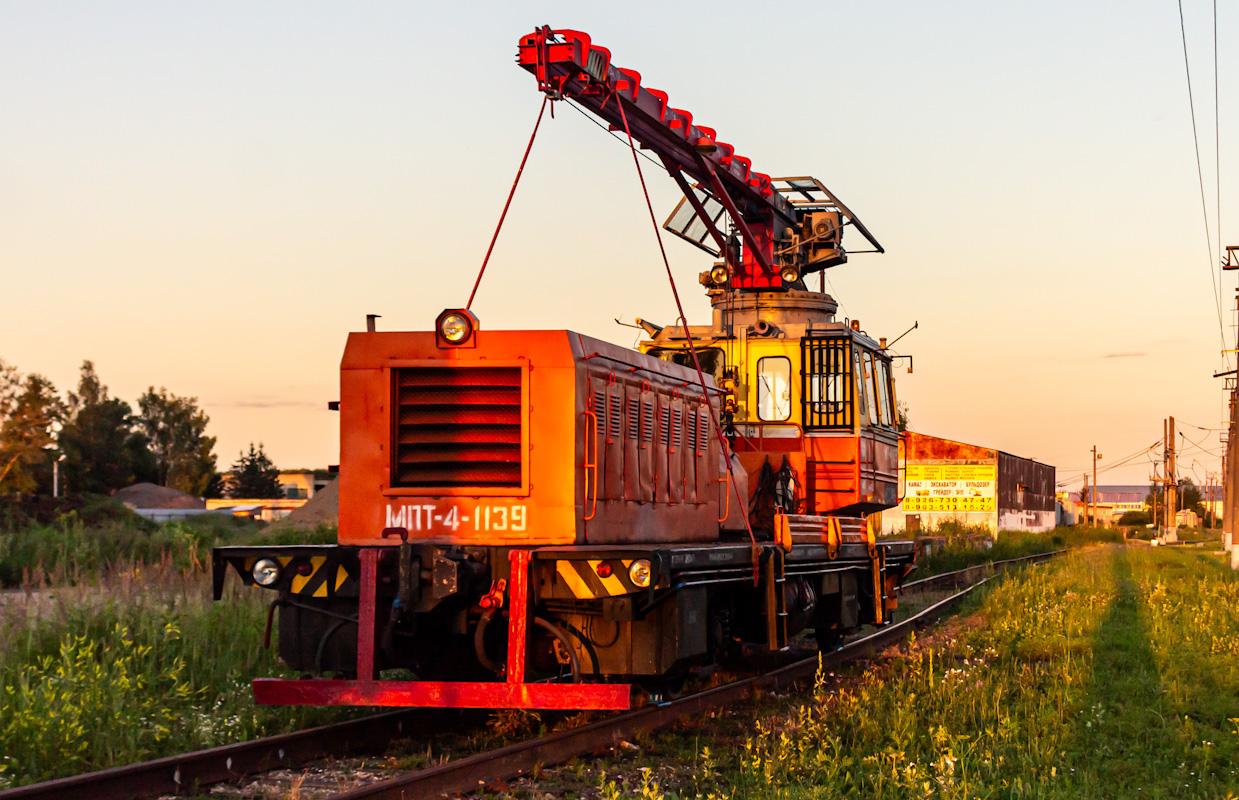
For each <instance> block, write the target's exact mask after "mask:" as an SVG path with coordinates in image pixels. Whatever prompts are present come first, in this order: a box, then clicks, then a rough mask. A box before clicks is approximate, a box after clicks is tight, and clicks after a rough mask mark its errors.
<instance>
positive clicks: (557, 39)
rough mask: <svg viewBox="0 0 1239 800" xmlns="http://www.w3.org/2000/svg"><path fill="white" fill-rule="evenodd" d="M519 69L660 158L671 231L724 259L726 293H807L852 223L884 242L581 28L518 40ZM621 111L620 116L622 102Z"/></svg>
mask: <svg viewBox="0 0 1239 800" xmlns="http://www.w3.org/2000/svg"><path fill="white" fill-rule="evenodd" d="M517 63H518V64H520V66H521V67H523V68H524V69H526V70H528V71H529V72H530V73H532V74H533V75H534V76H535V77H536V78H537V79H538V88H539V89H540V90H541V91H542V92H544V93H545V94H546V95H547V96H548V97H550V98H551V99H553V100H571V101H572V102H574V103H576V104H577V105H579V106H580V107H582V108H584V109H585V110H587V111H589V112H591V113H593V114H595V115H596V116H598V117H600V118H601V119H603V120H605V121H606V122H607V123H608V124H609V126H610V129H611V130H612V131H619V132H624V133H626V134H631V136H632V138H633V139H634V140H635V141H637V142H639V143H640V145H641V147H642V148H643V149H645V150H648V151H650V152H652V153H654V154H655V155H656V156H657V157H658V159H659V160H660V161H661V162H662V164H663V166H665V167H666V169H667V171H668V173H670V175H671V177H672V178H673V179H675V181H676V183H677V184H678V185H679V187H680V190H681V191H682V192H683V193H684V199H683V200H682V201H681V202H680V204H679V205H678V206H676V208H675V210H674V211H673V212H672V214H671V216H670V217H669V218H668V219H667V221H666V223H665V224H664V228H665V229H666V230H668V231H670V232H672V233H674V234H675V235H677V236H679V237H680V238H682V239H684V240H686V241H688V242H690V243H691V244H693V245H695V246H697V247H699V248H701V249H703V250H705V251H707V252H709V253H711V254H712V255H714V256H715V257H716V258H722V259H724V260H725V261H726V262H727V268H728V269H727V271H728V273H729V275H728V277H727V278H726V280H725V281H720V283H721V284H725V288H727V289H729V290H735V289H746V290H769V289H781V288H800V287H801V286H802V281H803V278H804V276H805V275H808V274H810V273H813V272H819V271H821V270H823V269H827V268H829V267H833V266H836V265H838V264H842V263H844V262H845V261H846V260H847V255H848V254H847V251H846V250H845V249H844V247H843V244H842V237H843V229H844V228H845V227H846V226H848V225H851V226H853V227H855V228H856V230H857V231H858V232H859V233H860V234H861V235H862V236H864V237H865V239H866V240H867V241H868V242H869V243H870V245H871V246H872V250H871V251H867V252H879V253H881V252H883V248H882V246H881V245H880V244H879V243H878V241H877V240H876V239H875V238H874V237H873V235H872V234H870V232H869V231H868V230H867V229H866V228H865V226H864V224H863V223H861V221H860V220H859V219H858V218H857V217H856V216H855V215H854V214H852V212H851V211H850V210H849V209H848V208H847V207H846V206H845V205H844V204H843V203H842V202H840V201H839V200H838V198H836V197H835V196H834V195H833V194H832V193H831V192H830V191H829V190H828V189H827V188H826V187H825V186H824V185H823V184H822V182H821V181H818V180H816V179H814V178H810V177H792V178H772V177H770V176H769V175H768V174H766V173H763V172H758V171H757V170H755V169H753V164H752V160H751V159H748V158H746V157H744V156H742V155H740V154H738V153H737V152H736V149H735V147H733V146H732V145H730V144H728V143H726V142H723V141H720V140H719V138H718V135H717V132H716V131H715V130H714V129H713V128H709V127H706V126H704V125H701V124H700V123H694V121H693V115H692V113H691V112H689V111H686V110H684V109H681V108H673V107H672V106H671V105H670V101H669V98H668V96H667V93H666V92H662V91H659V90H658V89H654V88H650V87H648V86H644V85H642V79H641V74H640V73H638V72H636V71H635V70H631V69H625V68H623V67H617V66H615V65H614V64H612V63H611V51H610V50H608V49H607V48H605V47H601V46H599V45H596V44H594V43H593V41H592V40H591V39H590V37H589V35H588V34H586V33H582V32H581V31H574V30H567V29H552V28H550V27H549V26H544V27H542V28H539V29H538V30H536V31H534V32H533V33H530V34H527V35H526V36H523V37H521V39H520V43H519V49H518V53H517ZM621 104H622V106H623V108H622V110H621V108H620V106H621Z"/></svg>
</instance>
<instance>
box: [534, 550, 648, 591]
mask: <svg viewBox="0 0 1239 800" xmlns="http://www.w3.org/2000/svg"><path fill="white" fill-rule="evenodd" d="M633 561H636V559H635V558H625V559H619V558H610V559H601V558H600V559H596V560H594V559H591V560H588V561H556V562H555V577H556V581H557V582H558V583H560V584H562V585H563V586H565V587H567V589H568V591H569V592H570V593H571V594H572V596H573V597H575V598H576V599H578V600H593V599H595V598H599V597H616V596H617V595H621V594H630V593H632V592H639V591H641V588H640V587H639V586H636V585H635V584H633V582H632V581H631V580H630V579H629V577H628V568H629V567H631V566H632V562H633ZM602 564H606V565H608V566H609V567H610V568H611V574H610V575H608V576H607V577H605V578H604V577H602V576H600V575H599V574H598V567H599V566H600V565H602ZM603 571H604V572H605V571H606V570H605V569H604V570H603Z"/></svg>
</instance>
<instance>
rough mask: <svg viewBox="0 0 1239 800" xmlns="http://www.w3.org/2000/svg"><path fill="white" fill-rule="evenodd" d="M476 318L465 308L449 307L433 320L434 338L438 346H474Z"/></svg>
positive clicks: (476, 327)
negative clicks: (437, 341)
mask: <svg viewBox="0 0 1239 800" xmlns="http://www.w3.org/2000/svg"><path fill="white" fill-rule="evenodd" d="M477 330H478V318H477V317H475V316H474V315H473V312H472V311H470V310H469V309H467V308H449V309H447V310H445V311H444V312H443V313H441V314H439V317H438V319H436V320H435V338H436V339H438V340H439V346H440V347H474V346H475V345H476V344H477V343H476V342H475V341H474V339H473V335H474V334H475V333H477Z"/></svg>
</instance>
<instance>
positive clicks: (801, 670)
mask: <svg viewBox="0 0 1239 800" xmlns="http://www.w3.org/2000/svg"><path fill="white" fill-rule="evenodd" d="M1063 552H1065V551H1062V550H1059V551H1055V552H1053V553H1042V554H1037V555H1035V556H1025V557H1023V558H1014V559H1007V560H1005V561H997V562H992V563H991V564H988V565H985V566H987V567H990V568H997V570H996V571H997V572H1002V571H1004V570H1005V569H1006V568H1007V567H1008V566H1018V565H1020V564H1024V563H1036V562H1039V561H1045V560H1048V559H1050V558H1053V557H1054V556H1056V555H1059V554H1061V553H1063ZM972 569H975V568H973V567H970V568H969V570H972ZM969 570H959V571H958V572H956V573H944V574H943V575H934V576H931V577H929V578H925V579H923V580H921V581H917V583H918V584H921V586H920V587H918V588H929V586H930V585H933V584H929V582H931V581H935V582H938V583H944V582H946V581H948V580H955V579H958V578H959V576H960V573H964V572H968V571H969ZM991 577H993V575H990V576H986V577H982V578H981V579H980V580H978V581H976V582H975V583H973V584H972V585H970V586H968V587H966V588H964V589H962V590H960V591H958V592H956V593H955V594H953V595H951V596H950V597H947V598H944V599H943V600H940V601H938V602H937V603H935V604H933V605H932V606H930V607H929V608H926V609H925V610H924V611H921V612H920V613H919V614H916V615H915V616H912V617H909V618H908V619H906V620H904V621H903V622H900V623H897V624H894V625H887V626H886V627H884V628H882V629H881V630H878V631H876V632H875V633H872V634H870V635H869V636H866V637H864V638H862V639H858V640H856V641H854V642H851V643H849V644H847V645H845V646H844V647H842V648H840V649H839V650H836V651H835V652H833V653H822V654H820V660H819V656H814V657H812V658H806V659H804V660H802V661H797V662H796V663H794V664H789V665H788V666H785V667H782V668H780V669H776V670H774V671H773V672H768V673H765V674H763V675H759V676H756V677H753V678H746V679H744V680H739V681H735V682H732V683H728V684H725V685H723V686H719V687H716V688H714V689H707V690H706V691H704V692H700V693H698V694H694V695H690V696H688V697H685V698H682V699H680V700H675V701H673V702H670V703H666V704H663V705H657V706H646V707H645V708H639V709H637V710H635V711H629V712H627V713H624V714H619V715H617V716H614V717H611V718H610V719H606V720H602V721H599V722H595V723H593V724H591V725H585V726H583V727H580V728H575V729H573V730H568V731H561V732H559V733H553V734H551V735H549V736H544V737H541V738H539V739H534V740H531V741H528V742H521V743H519V744H512V745H508V746H507V747H502V748H499V749H498V750H491V751H489V752H486V753H478V754H477V755H472V756H467V757H465V758H460V759H456V760H453V761H449V762H447V763H445V764H440V765H438V766H435V767H430V768H429V769H424V770H420V771H418V772H414V773H410V774H408V775H405V776H402V777H399V778H394V779H392V780H388V781H382V782H380V783H375V784H371V785H369V786H363V787H359V788H356V789H352V790H350V791H347V792H342V793H340V794H336V795H332V800H414V799H415V798H419V799H420V798H427V797H435V796H438V795H444V794H448V793H451V792H464V791H470V790H476V789H477V788H478V787H479V786H480V785H484V784H488V783H491V782H493V781H498V780H505V779H509V778H514V777H518V776H521V775H527V774H529V773H531V772H532V771H533V770H534V769H535V768H536V767H540V766H548V765H551V764H559V763H562V762H564V761H568V760H570V759H572V758H576V757H578V756H582V755H587V754H589V753H592V752H595V751H598V750H602V749H605V748H607V747H610V746H612V745H613V744H615V743H616V742H617V741H619V740H621V739H623V738H626V737H630V736H632V735H633V734H636V733H641V732H644V731H650V730H654V729H656V728H660V727H663V726H665V725H669V724H671V723H673V722H675V721H676V720H679V719H681V718H682V717H685V716H690V715H693V714H699V713H701V712H703V711H708V710H710V709H712V708H718V707H720V706H724V705H728V704H731V703H734V702H736V701H739V700H741V699H743V698H744V696H745V695H746V694H748V693H749V692H750V691H752V690H753V689H757V688H778V687H783V686H790V685H792V684H796V683H799V682H801V681H804V680H806V679H809V678H812V677H813V676H814V675H815V674H816V673H817V670H818V669H819V666H820V667H827V668H828V667H832V666H836V665H839V664H843V663H846V662H848V661H854V660H856V659H858V658H861V657H863V656H866V655H869V654H870V653H872V652H874V651H876V650H878V649H880V648H883V647H886V646H887V645H890V644H892V643H894V642H896V641H899V640H900V639H902V638H903V637H904V636H906V635H907V634H908V633H910V632H911V631H913V630H915V629H917V628H920V627H923V626H925V625H928V624H930V623H931V622H934V621H936V620H937V619H938V618H939V617H941V616H942V615H943V614H945V613H946V612H948V611H950V610H952V609H953V608H954V607H955V606H956V605H958V604H959V603H960V602H961V601H962V600H963V599H964V598H965V597H967V596H968V595H969V594H971V593H972V592H973V591H974V590H975V589H977V588H978V587H980V586H982V585H983V584H985V583H986V582H987V581H989V580H990V578H991Z"/></svg>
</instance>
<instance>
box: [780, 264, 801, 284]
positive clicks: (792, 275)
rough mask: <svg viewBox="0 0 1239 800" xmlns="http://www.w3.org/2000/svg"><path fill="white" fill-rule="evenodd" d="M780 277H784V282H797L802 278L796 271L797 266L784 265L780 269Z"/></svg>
mask: <svg viewBox="0 0 1239 800" xmlns="http://www.w3.org/2000/svg"><path fill="white" fill-rule="evenodd" d="M779 277H780V278H782V279H783V282H784V283H795V282H796V281H798V280H800V273H799V272H797V271H796V268H795V267H784V268H783V269H782V270H780V271H779Z"/></svg>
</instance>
